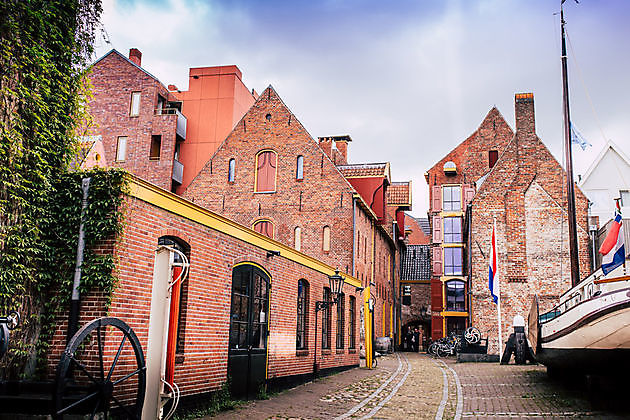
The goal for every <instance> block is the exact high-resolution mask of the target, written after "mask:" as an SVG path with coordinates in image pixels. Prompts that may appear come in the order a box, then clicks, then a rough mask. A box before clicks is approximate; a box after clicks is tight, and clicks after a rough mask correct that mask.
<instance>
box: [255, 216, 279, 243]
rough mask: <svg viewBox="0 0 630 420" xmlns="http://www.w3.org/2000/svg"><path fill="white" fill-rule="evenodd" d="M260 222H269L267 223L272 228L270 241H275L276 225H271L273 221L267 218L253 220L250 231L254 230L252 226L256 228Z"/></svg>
mask: <svg viewBox="0 0 630 420" xmlns="http://www.w3.org/2000/svg"><path fill="white" fill-rule="evenodd" d="M260 222H269V223H271V226H273V230H272V232H273V234H272V235H271V239H275V237H276V225H275V224H274V223H273V220H271V219H267V218H262V219H256V220H254V223H252V227H251V229H252V230H255V229H254V226H256V225H257V224H258V223H260Z"/></svg>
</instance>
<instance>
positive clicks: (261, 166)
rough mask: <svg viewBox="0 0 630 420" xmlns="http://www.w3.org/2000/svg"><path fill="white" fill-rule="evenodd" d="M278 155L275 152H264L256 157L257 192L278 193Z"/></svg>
mask: <svg viewBox="0 0 630 420" xmlns="http://www.w3.org/2000/svg"><path fill="white" fill-rule="evenodd" d="M276 164H277V155H276V152H274V151H273V150H263V151H262V152H260V153H258V154H257V155H256V192H275V191H276V166H277V165H276Z"/></svg>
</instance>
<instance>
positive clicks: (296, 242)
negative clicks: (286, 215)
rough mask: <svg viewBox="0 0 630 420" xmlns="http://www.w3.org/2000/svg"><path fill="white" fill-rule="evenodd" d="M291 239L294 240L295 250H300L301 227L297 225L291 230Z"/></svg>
mask: <svg viewBox="0 0 630 420" xmlns="http://www.w3.org/2000/svg"><path fill="white" fill-rule="evenodd" d="M293 236H294V238H293V240H294V248H295V249H296V250H297V251H301V250H302V228H301V227H299V226H297V227H296V228H295V230H294V231H293Z"/></svg>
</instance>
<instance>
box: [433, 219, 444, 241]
mask: <svg viewBox="0 0 630 420" xmlns="http://www.w3.org/2000/svg"><path fill="white" fill-rule="evenodd" d="M442 230H443V229H442V218H441V217H440V216H433V243H436V244H441V243H442Z"/></svg>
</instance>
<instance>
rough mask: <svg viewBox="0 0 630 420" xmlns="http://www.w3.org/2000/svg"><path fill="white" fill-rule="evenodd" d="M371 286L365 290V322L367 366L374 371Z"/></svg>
mask: <svg viewBox="0 0 630 420" xmlns="http://www.w3.org/2000/svg"><path fill="white" fill-rule="evenodd" d="M369 301H370V286H367V287H366V288H365V289H363V322H364V325H363V326H364V334H365V337H364V338H365V365H366V366H367V368H368V369H372V313H371V312H370V304H369Z"/></svg>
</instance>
